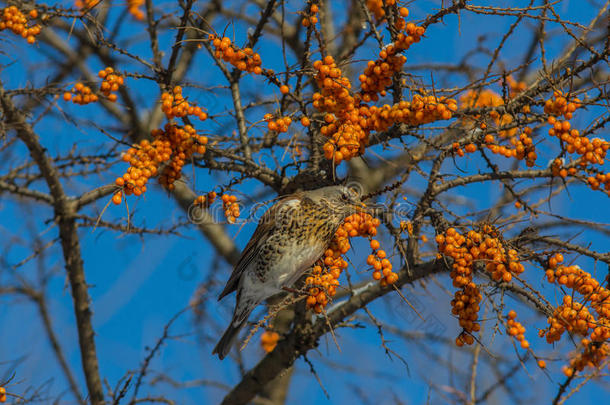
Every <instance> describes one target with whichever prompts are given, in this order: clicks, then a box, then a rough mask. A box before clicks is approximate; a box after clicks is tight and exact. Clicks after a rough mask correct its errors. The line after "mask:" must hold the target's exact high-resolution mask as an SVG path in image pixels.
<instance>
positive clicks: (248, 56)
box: [208, 34, 263, 75]
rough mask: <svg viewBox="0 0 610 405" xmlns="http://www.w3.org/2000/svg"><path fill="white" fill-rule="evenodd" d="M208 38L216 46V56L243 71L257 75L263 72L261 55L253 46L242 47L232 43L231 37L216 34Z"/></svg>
mask: <svg viewBox="0 0 610 405" xmlns="http://www.w3.org/2000/svg"><path fill="white" fill-rule="evenodd" d="M208 40H209V41H211V42H212V45H213V46H214V48H215V51H214V56H216V58H218V59H222V60H224V61H225V62H228V63H230V64H231V65H233V66H235V67H236V68H237V69H239V70H241V71H244V72H250V73H254V74H255V75H260V74H263V69H262V68H261V64H262V60H261V56H260V55H259V54H258V53H255V52H254V51H253V50H252V48H244V49H240V48H239V47H237V46H235V45H234V44H232V43H231V40H230V39H229V38H227V37H223V38H219V37H218V36H216V35H214V34H210V35H208Z"/></svg>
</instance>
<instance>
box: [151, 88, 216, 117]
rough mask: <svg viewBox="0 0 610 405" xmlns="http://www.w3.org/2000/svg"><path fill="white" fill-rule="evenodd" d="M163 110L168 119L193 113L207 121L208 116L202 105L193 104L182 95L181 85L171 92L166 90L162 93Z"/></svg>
mask: <svg viewBox="0 0 610 405" xmlns="http://www.w3.org/2000/svg"><path fill="white" fill-rule="evenodd" d="M161 110H162V111H163V112H164V113H165V116H166V117H167V119H168V120H171V119H172V118H182V117H186V116H187V115H193V116H196V117H197V118H199V119H200V120H201V121H205V120H206V119H207V117H208V116H207V113H205V112H204V111H203V110H202V109H201V107H196V106H194V105H191V104H190V103H189V102H188V101H187V100H186V99H185V98H184V96H183V95H182V87H180V86H175V87H174V88H173V89H172V91H171V92H164V93H162V94H161Z"/></svg>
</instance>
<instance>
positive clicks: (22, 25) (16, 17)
mask: <svg viewBox="0 0 610 405" xmlns="http://www.w3.org/2000/svg"><path fill="white" fill-rule="evenodd" d="M29 18H31V19H34V18H38V10H36V9H32V10H30V12H29V13H28V17H26V15H25V14H23V13H22V12H21V11H20V10H19V9H18V8H17V7H15V6H9V7H6V8H4V9H3V10H2V19H0V31H4V30H5V29H9V30H11V31H12V32H13V34H16V35H21V36H22V37H23V38H26V40H27V41H28V44H33V43H34V42H36V35H38V34H40V29H41V28H40V25H38V24H35V25H28V23H29Z"/></svg>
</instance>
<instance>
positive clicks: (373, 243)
mask: <svg viewBox="0 0 610 405" xmlns="http://www.w3.org/2000/svg"><path fill="white" fill-rule="evenodd" d="M379 246H380V245H379V241H377V240H375V239H373V240H371V249H373V250H377V249H379Z"/></svg>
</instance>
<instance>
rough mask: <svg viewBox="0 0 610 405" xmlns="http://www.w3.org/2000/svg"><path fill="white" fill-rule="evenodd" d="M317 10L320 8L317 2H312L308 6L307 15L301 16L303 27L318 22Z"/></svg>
mask: <svg viewBox="0 0 610 405" xmlns="http://www.w3.org/2000/svg"><path fill="white" fill-rule="evenodd" d="M318 11H320V9H319V8H318V5H317V4H312V5H311V6H310V7H309V15H306V16H305V17H303V21H301V24H303V27H309V26H310V25H316V24H317V23H318Z"/></svg>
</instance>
